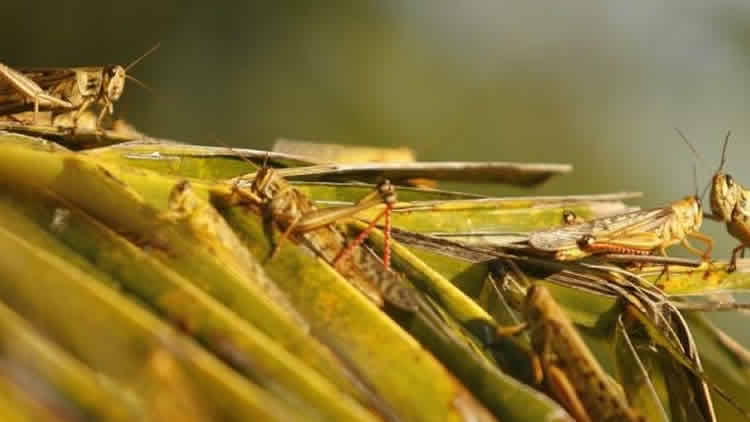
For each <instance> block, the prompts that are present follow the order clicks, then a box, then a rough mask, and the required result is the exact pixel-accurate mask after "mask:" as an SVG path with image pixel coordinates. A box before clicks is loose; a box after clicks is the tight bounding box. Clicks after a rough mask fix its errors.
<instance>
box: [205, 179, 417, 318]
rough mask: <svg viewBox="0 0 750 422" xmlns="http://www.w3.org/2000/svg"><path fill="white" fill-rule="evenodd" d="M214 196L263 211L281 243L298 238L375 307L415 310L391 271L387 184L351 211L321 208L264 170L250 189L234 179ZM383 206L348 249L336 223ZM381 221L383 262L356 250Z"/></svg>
mask: <svg viewBox="0 0 750 422" xmlns="http://www.w3.org/2000/svg"><path fill="white" fill-rule="evenodd" d="M212 196H213V197H214V198H215V199H218V200H219V201H221V202H223V203H224V204H227V205H235V204H246V205H252V206H256V207H258V208H260V209H261V211H262V212H263V213H264V214H265V216H266V217H268V218H269V219H270V220H271V221H273V222H275V223H276V224H277V225H278V226H279V228H280V229H281V230H282V231H283V236H282V238H281V239H282V240H283V239H284V238H286V237H288V236H293V237H295V238H297V239H299V240H300V242H301V243H302V244H303V245H305V246H307V247H308V248H309V249H311V250H312V251H314V252H315V253H316V254H317V255H318V256H320V257H321V258H323V259H324V260H325V261H327V262H328V263H330V264H331V265H332V266H333V267H334V268H336V269H337V270H338V271H339V272H340V273H341V274H342V275H343V276H344V277H345V278H347V279H348V280H349V281H350V282H351V283H352V284H354V285H355V286H356V287H357V288H358V289H359V290H360V291H361V292H362V293H363V294H365V295H366V296H367V297H368V298H370V299H371V300H372V301H373V302H374V303H376V304H377V305H379V306H381V305H382V304H383V301H384V299H385V301H387V302H388V303H391V304H393V305H395V306H397V307H399V308H401V309H405V310H415V309H416V304H417V300H416V298H415V296H414V295H415V294H416V291H414V290H413V289H412V288H410V287H408V286H407V285H406V284H405V282H404V281H403V280H401V279H400V276H399V275H398V274H397V273H395V272H393V271H391V270H390V269H389V268H388V266H389V261H390V249H389V247H388V242H390V235H389V233H388V231H389V225H390V211H391V209H392V207H393V205H394V203H395V202H396V196H395V191H394V189H393V186H392V185H391V184H390V183H389V182H387V181H386V182H383V183H381V184H379V185H378V189H377V191H375V192H372V193H371V194H369V195H367V196H365V197H364V198H362V199H361V200H360V201H359V202H357V203H356V204H354V205H352V206H349V207H341V208H328V209H318V208H316V207H315V205H313V203H312V201H311V200H310V199H308V198H307V197H306V196H305V195H303V194H302V193H301V192H300V191H298V190H297V189H295V188H294V187H292V186H291V185H290V184H289V183H288V182H287V181H286V180H284V178H282V177H281V176H280V175H279V174H278V173H277V172H276V171H274V170H273V169H271V168H268V167H265V166H264V167H263V168H261V169H260V170H258V172H257V173H256V175H255V177H254V178H253V179H252V182H251V183H250V184H248V183H247V182H246V181H245V180H243V179H242V178H240V179H236V180H235V181H234V183H233V184H232V188H231V189H230V190H229V191H228V192H227V191H226V190H214V192H212ZM381 204H385V209H384V210H383V212H382V213H381V215H380V216H379V217H378V218H376V219H375V220H373V222H372V223H371V224H370V227H369V228H368V229H367V230H365V231H363V232H362V233H361V234H360V235H359V236H358V237H357V238H356V239H355V240H354V241H352V242H351V243H350V244H349V245H347V237H346V236H345V235H344V233H342V232H341V231H339V230H338V229H337V228H335V227H334V226H333V224H334V223H335V222H336V221H338V220H340V219H342V218H349V217H353V216H354V215H356V214H357V213H359V212H361V211H363V210H365V209H368V208H371V207H374V206H377V205H381ZM383 216H384V217H385V218H386V229H385V234H386V247H385V250H386V252H384V257H383V262H380V261H379V260H378V259H377V257H376V256H375V255H374V254H373V253H372V252H371V251H369V250H367V249H364V248H357V247H356V246H357V245H358V244H359V243H360V242H362V240H364V236H366V234H367V232H368V231H369V230H370V229H372V227H374V224H375V223H376V222H377V220H379V219H380V218H381V217H383ZM280 244H281V241H279V242H278V243H277V245H276V248H275V249H274V251H273V252H272V254H271V256H273V255H274V254H275V252H276V251H277V250H278V248H279V246H280Z"/></svg>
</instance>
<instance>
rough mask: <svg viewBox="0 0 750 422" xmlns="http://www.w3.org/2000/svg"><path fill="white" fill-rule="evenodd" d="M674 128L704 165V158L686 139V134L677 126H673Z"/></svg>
mask: <svg viewBox="0 0 750 422" xmlns="http://www.w3.org/2000/svg"><path fill="white" fill-rule="evenodd" d="M674 130H675V131H676V132H677V134H678V135H680V138H682V140H683V141H685V144H687V146H688V148H690V151H693V154H694V155H695V156H696V157H697V158H698V160H699V161H700V162H701V163H702V164H703V165H706V160H705V159H704V158H703V156H702V155H700V154H699V153H698V150H697V149H695V147H694V146H693V144H692V143H690V141H688V138H687V136H685V134H684V133H682V131H681V130H680V129H679V128H674Z"/></svg>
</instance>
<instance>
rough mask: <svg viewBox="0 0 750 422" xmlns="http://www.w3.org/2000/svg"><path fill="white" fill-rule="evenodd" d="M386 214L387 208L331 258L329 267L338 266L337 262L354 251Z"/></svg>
mask: <svg viewBox="0 0 750 422" xmlns="http://www.w3.org/2000/svg"><path fill="white" fill-rule="evenodd" d="M387 212H388V208H387V207H386V209H385V210H383V212H381V213H380V214H378V216H377V217H375V218H374V219H373V220H372V221H371V222H370V224H369V225H368V226H367V228H365V229H364V230H362V232H361V233H360V234H358V235H357V237H356V238H354V240H353V241H352V243H350V244H349V245H348V246H347V247H345V248H343V249H341V251H340V252H339V253H338V255H336V257H335V258H333V262H331V265H333V266H334V267H335V266H336V264H338V262H339V261H341V260H342V259H343V258H344V257H345V256H347V255H349V254H350V253H351V252H352V251H353V250H354V248H356V247H357V246H359V245H360V244H361V243H362V242H363V241H364V240H365V239H366V238H367V235H368V234H370V231H371V230H372V229H373V227H375V224H377V222H378V221H379V220H380V219H381V218H383V216H384V215H385V214H386V213H387Z"/></svg>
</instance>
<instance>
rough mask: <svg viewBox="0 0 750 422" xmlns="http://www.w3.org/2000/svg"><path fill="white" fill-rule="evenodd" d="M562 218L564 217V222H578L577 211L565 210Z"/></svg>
mask: <svg viewBox="0 0 750 422" xmlns="http://www.w3.org/2000/svg"><path fill="white" fill-rule="evenodd" d="M562 218H563V224H568V225H570V224H574V223H575V222H576V220H577V219H578V216H576V213H574V212H573V211H570V210H565V211H563V214H562Z"/></svg>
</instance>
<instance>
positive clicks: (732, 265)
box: [727, 243, 747, 273]
mask: <svg viewBox="0 0 750 422" xmlns="http://www.w3.org/2000/svg"><path fill="white" fill-rule="evenodd" d="M746 247H747V246H745V244H744V243H740V245H739V246H737V247H736V248H734V249H732V259H730V260H729V266H727V272H729V273H733V272H735V271H737V255H740V256H741V257H742V258H745V248H746Z"/></svg>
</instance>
